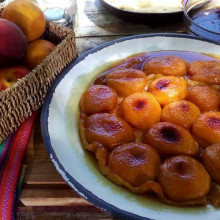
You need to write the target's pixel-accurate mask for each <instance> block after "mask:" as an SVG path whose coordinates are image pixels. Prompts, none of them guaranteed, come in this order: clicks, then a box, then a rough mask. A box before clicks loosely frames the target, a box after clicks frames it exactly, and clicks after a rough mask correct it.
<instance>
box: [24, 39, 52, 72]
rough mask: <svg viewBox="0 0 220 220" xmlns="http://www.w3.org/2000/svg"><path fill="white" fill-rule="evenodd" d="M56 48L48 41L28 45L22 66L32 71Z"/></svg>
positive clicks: (38, 41)
mask: <svg viewBox="0 0 220 220" xmlns="http://www.w3.org/2000/svg"><path fill="white" fill-rule="evenodd" d="M55 47H56V45H55V44H53V43H52V42H50V41H47V40H43V39H40V40H35V41H33V42H31V43H29V45H28V48H27V53H26V55H25V57H24V64H25V65H26V66H27V67H28V68H29V69H30V70H32V69H34V68H35V67H36V66H37V65H38V64H40V63H41V62H42V60H43V59H44V58H45V57H46V56H48V55H49V54H50V53H51V52H52V51H53V49H54V48H55Z"/></svg>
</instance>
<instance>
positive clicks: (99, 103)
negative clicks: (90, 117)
mask: <svg viewBox="0 0 220 220" xmlns="http://www.w3.org/2000/svg"><path fill="white" fill-rule="evenodd" d="M117 100H118V96H117V94H116V92H115V91H114V90H113V89H111V88H109V87H108V86H105V85H93V86H90V87H89V88H88V90H87V91H86V92H85V93H84V94H83V95H82V97H81V100H80V108H81V111H82V112H84V113H87V114H92V113H100V112H109V111H111V110H112V109H113V108H114V107H115V106H116V104H117Z"/></svg>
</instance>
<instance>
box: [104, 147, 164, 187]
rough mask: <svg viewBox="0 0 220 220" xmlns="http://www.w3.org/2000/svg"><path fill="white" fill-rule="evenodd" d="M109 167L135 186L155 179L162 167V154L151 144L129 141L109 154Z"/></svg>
mask: <svg viewBox="0 0 220 220" xmlns="http://www.w3.org/2000/svg"><path fill="white" fill-rule="evenodd" d="M108 165H109V167H110V168H111V169H112V171H113V172H114V173H116V174H117V175H119V176H120V177H121V178H123V179H124V180H125V181H127V182H129V183H130V184H131V185H133V186H140V185H142V184H143V183H144V182H146V181H149V180H154V179H155V178H156V177H157V174H158V171H159V167H160V156H159V154H158V153H157V152H156V151H155V150H154V149H153V148H152V147H150V146H148V145H145V144H140V143H129V144H124V145H121V146H119V147H117V148H115V149H114V150H113V151H112V152H111V153H110V155H109V161H108Z"/></svg>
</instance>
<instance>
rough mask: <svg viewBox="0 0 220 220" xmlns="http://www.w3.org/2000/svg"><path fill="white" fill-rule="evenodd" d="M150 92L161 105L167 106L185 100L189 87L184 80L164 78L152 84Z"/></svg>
mask: <svg viewBox="0 0 220 220" xmlns="http://www.w3.org/2000/svg"><path fill="white" fill-rule="evenodd" d="M149 92H151V93H152V94H153V96H154V97H155V98H156V100H157V101H158V102H159V103H160V104H161V105H166V104H168V103H170V102H173V101H177V100H182V99H184V98H185V97H186V94H187V86H186V82H185V80H184V79H183V78H178V77H175V76H162V77H159V78H157V79H155V80H154V81H153V82H152V83H151V84H150V87H149Z"/></svg>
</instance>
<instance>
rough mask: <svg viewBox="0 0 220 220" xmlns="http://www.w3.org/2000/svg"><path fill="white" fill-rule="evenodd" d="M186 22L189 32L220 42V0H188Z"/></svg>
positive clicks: (185, 11) (186, 2) (185, 12)
mask: <svg viewBox="0 0 220 220" xmlns="http://www.w3.org/2000/svg"><path fill="white" fill-rule="evenodd" d="M184 23H185V25H186V27H187V28H188V30H189V32H191V33H193V34H195V35H198V36H201V37H204V38H206V39H210V40H212V41H215V42H218V43H219V42H220V0H186V1H185V3H184Z"/></svg>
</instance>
